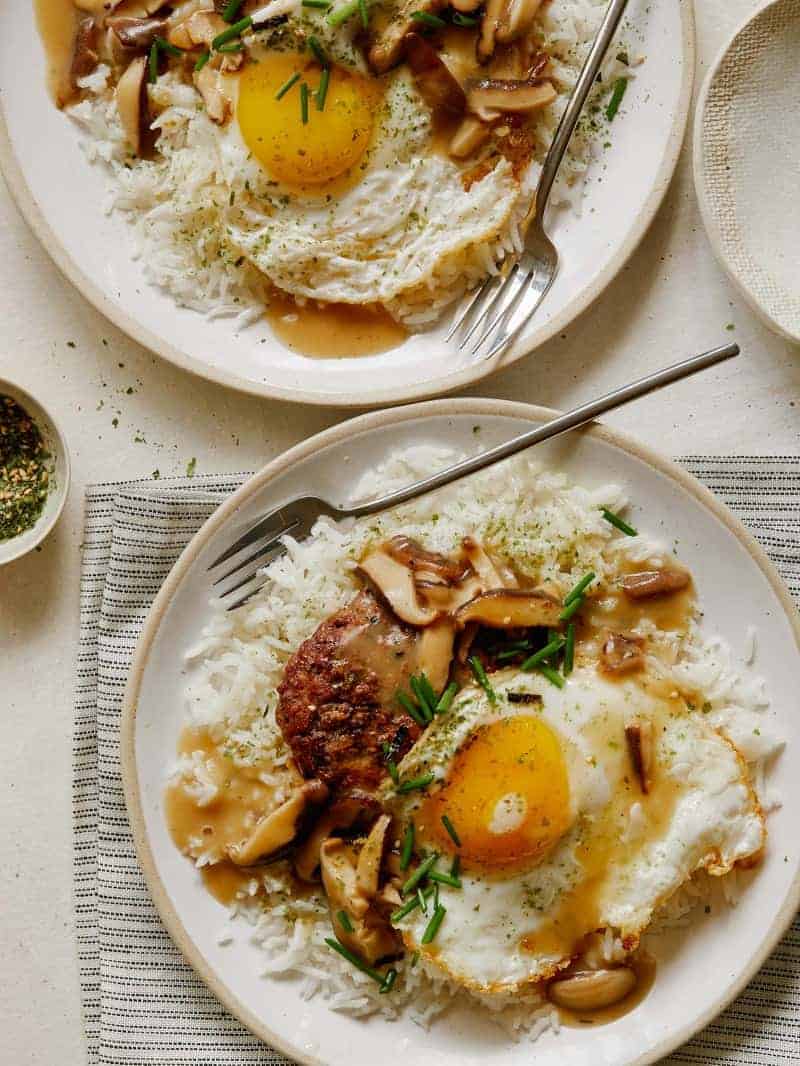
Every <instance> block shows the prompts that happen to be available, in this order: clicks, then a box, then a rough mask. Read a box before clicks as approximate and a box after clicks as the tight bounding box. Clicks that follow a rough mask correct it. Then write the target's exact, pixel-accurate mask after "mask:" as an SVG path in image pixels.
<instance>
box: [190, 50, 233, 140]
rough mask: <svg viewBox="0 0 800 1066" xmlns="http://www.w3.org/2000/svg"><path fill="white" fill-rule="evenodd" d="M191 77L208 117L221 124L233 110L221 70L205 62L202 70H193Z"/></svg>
mask: <svg viewBox="0 0 800 1066" xmlns="http://www.w3.org/2000/svg"><path fill="white" fill-rule="evenodd" d="M225 58H226V59H227V58H228V57H227V56H226V57H225ZM193 78H194V84H195V88H196V89H197V91H198V92H199V93H200V95H201V96H202V97H203V103H204V104H205V105H206V113H207V115H208V117H209V118H210V119H211V120H212V121H213V122H216V123H217V125H220V126H221V125H223V124H224V123H225V122H226V121H227V119H228V118H229V116H230V114H231V112H232V111H233V100H232V99H231V98H230V96H229V95H228V93H227V91H226V88H225V80H224V78H223V75H222V71H220V70H217V69H216V68H215V67H212V66H211V64H210V63H207V64H206V65H205V66H204V67H203V68H202V70H199V71H195V73H194V75H193Z"/></svg>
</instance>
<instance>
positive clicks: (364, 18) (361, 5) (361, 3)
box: [358, 0, 369, 29]
mask: <svg viewBox="0 0 800 1066" xmlns="http://www.w3.org/2000/svg"><path fill="white" fill-rule="evenodd" d="M358 13H359V15H360V16H361V25H362V26H363V27H364V29H366V28H367V26H369V11H367V0H358Z"/></svg>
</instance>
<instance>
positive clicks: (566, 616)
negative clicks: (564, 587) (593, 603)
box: [558, 595, 584, 622]
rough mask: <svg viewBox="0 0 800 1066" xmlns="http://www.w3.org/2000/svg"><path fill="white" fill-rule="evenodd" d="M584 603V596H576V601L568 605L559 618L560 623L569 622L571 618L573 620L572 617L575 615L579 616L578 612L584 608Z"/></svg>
mask: <svg viewBox="0 0 800 1066" xmlns="http://www.w3.org/2000/svg"><path fill="white" fill-rule="evenodd" d="M583 603H584V597H583V595H580V596H576V597H575V599H574V600H572V602H571V603H569V604H567V606H566V607H565V608H564V610H563V611H562V612H561V614H560V615H559V616H558V620H559V622H568V621H569V620H570V618H572V616H573V615H574V614H577V612H578V611H579V610H580V609H581V607H583Z"/></svg>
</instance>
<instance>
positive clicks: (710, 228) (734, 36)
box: [692, 0, 800, 344]
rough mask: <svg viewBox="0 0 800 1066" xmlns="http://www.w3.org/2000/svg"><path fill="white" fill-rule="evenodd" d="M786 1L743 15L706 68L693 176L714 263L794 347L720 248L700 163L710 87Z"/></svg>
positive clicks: (795, 338)
mask: <svg viewBox="0 0 800 1066" xmlns="http://www.w3.org/2000/svg"><path fill="white" fill-rule="evenodd" d="M785 2H786V0H765V3H762V4H760V5H759V7H758V8H757V9H756V10H755V11H754V12H751V13H749V14H748V15H746V16H745V18H743V19H742V21H741V22H740V23H738V24H737V26H736V28H735V29H734V30H733V32H732V33H731V35H730V36H729V37H728V39H727V40H726V42H725V43H724V44H723V45H722V47H721V48H720V50H719V52H718V53H717V55H716V56H715V57H714V59H713V61H712V63H711V65H710V66H709V68H708V72H707V74H706V75H705V77H704V78H703V83H702V85H701V86H700V91H699V92H698V94H697V104H696V107H695V113H694V121H693V123H692V175H693V180H694V190H695V195H696V197H697V203H698V206H699V208H700V218H701V219H702V222H703V229H704V230H705V233H706V237H707V238H708V243H709V244H710V245H711V250H712V252H713V253H714V258H715V259H716V261H717V263H718V264H719V265H720V266H721V267H722V269H723V270H724V271H725V275H726V277H727V278H728V279H729V280H730V281H731V283H732V284H733V286H734V288H735V289H736V291H737V292H738V293H739V294H740V296H741V297H742V299H743V300H745V302H746V303H747V306H748V307H749V308H750V309H751V310H752V311H753V312H754V313H755V314H756V315H757V316H758V318H759V319H760V320H761V321H762V322H763V323H764V325H766V326H767V327H768V328H769V329H770V330H772V332H773V333H777V335H778V336H780V337H782V338H783V339H784V340H788V341H791V342H792V343H794V344H800V331H799V332H797V333H792V332H791V330H788V329H787V328H786V327H785V325H784V324H783V323H781V322H779V321H778V320H777V319H776V318H774V317H773V316H772V315H771V314H770V312H769V311H768V310H767V308H766V307H765V306H764V305H763V304H762V303H761V301H760V300H759V299H758V297H757V296H756V294H755V293H754V292H753V291H752V289H750V287H749V286H748V285H747V283H746V282H745V280H744V278H742V277H740V275H739V274H738V272H737V271H736V270H734V268H733V265H732V264H731V262H730V260H729V259H728V256H727V255H726V253H725V249H724V248H723V246H722V235H721V233H720V229H719V226H718V225H717V223H716V221H715V219H714V217H713V214H712V210H711V198H710V196H709V195H708V192H707V186H706V168H705V165H704V162H703V148H704V145H705V125H706V109H707V106H708V97H709V93H710V92H711V87H712V85H713V84H714V81H715V79H716V77H717V75H718V74H719V69H720V67H721V66H722V64H723V63H724V61H725V60H726V58H727V57H728V54H729V53H730V52H731V51H732V50H733V48H734V47H735V46H736V44H737V42H738V40H739V38H740V37H741V35H742V34H743V33H744V32H745V30H747V29H748V28H749V27H750V25H751V24H752V23H754V22H755V21H756V19H759V18H761V16H762V15H764V14H765V12H767V11H768V10H769V9H770V8H773V7H778V5H779V4H782V3H785Z"/></svg>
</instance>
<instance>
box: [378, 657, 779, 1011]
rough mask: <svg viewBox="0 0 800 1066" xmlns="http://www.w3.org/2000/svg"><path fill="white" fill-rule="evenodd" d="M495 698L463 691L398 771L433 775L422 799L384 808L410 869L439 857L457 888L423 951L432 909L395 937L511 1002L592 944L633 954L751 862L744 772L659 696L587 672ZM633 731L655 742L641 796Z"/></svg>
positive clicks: (502, 690) (700, 726)
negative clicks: (712, 881)
mask: <svg viewBox="0 0 800 1066" xmlns="http://www.w3.org/2000/svg"><path fill="white" fill-rule="evenodd" d="M492 683H493V686H494V700H493V699H492V698H491V695H489V694H487V693H486V692H484V691H483V690H482V689H478V688H468V689H465V690H463V691H462V692H461V694H460V695H459V697H458V699H457V700H456V702H455V703H454V705H453V708H452V710H451V712H450V713H448V714H447V715H446V716H443V717H441V718H437V719H436V720H435V721H434V722H433V724H432V725H431V726H430V727H429V729H428V730H427V731H426V733H425V734H424V735H423V736H422V737H421V738H420V740H419V741H418V742H417V744H416V745H415V747H414V748H413V749H412V750H411V751H410V752H409V754H408V755H407V756H406V758H405V759H404V761H403V763H402V765H401V767H400V771H401V774H402V778H403V779H408V778H414V777H419V776H421V775H424V774H432V775H433V778H434V780H433V782H432V783H431V784H430V785H429V787H428V788H427V790H425V791H424V792H419V791H412V792H410V793H408V794H402V793H398V792H397V791H395V790H394V789H392V790H390V791H389V793H388V794H387V797H386V799H387V804H388V806H389V808H390V809H391V810H392V811H393V812H394V814H395V817H396V823H397V830H398V836H399V837H400V838H402V837H403V835H404V833H405V831H406V827H407V826H408V825H409V823H413V825H414V829H415V839H416V847H417V852H418V854H421V853H425V854H427V853H430V852H433V851H435V852H437V853H438V854H439V855H440V859H439V862H438V868H439V869H440V870H442V871H447V870H449V869H450V867H451V863H452V861H453V860H454V859H455V857H456V855H458V856H459V863H460V873H459V877H460V881H461V888H455V887H448V886H446V885H444V884H442V885H440V886H439V893H440V897H439V898H440V902H441V903H442V904H443V905H444V907H445V908H446V914H445V917H444V920H443V922H442V924H441V927H440V928H439V930H438V932H437V934H436V936H435V939H434V940H433V941H432V942H431V943H429V944H424V943H423V935H424V932H425V929H426V927H427V925H428V922H429V920H430V908H429V913H428V914H427V915H426V914H423V913H422V912H421V910H420V909H419V908H418V909H417V910H415V911H413V912H412V913H411V914H410V915H408V916H407V917H406V918H405V919H403V920H402V921H400V922H399V923H398V928H399V929H400V931H401V933H402V935H403V938H404V940H405V943H406V945H407V947H408V948H409V949H411V950H419V951H420V952H422V953H423V954H424V955H425V957H426V958H427V959H428V960H430V961H431V962H432V963H433V964H435V965H436V966H438V967H440V968H441V969H443V970H444V971H446V972H447V973H448V974H449V975H450V976H451V977H452V978H453V979H455V980H457V981H458V982H460V983H461V984H463V985H465V986H467V987H470V988H472V989H475V990H479V991H482V992H487V993H493V992H494V993H499V992H509V991H512V990H514V989H517V988H520V987H522V986H524V985H525V984H527V983H531V982H535V981H540V980H544V979H546V978H548V977H551V976H553V975H554V974H555V973H556V972H557V971H558V970H559V969H561V968H563V967H564V966H566V965H568V964H569V962H570V961H571V960H572V959H573V958H574V957H576V956H577V955H578V954H579V953H580V951H581V948H582V945H583V944H584V943H585V941H586V938H587V937H588V936H589V935H590V934H591V933H593V932H595V931H597V930H600V929H611V930H613V931H614V933H615V935H618V936H620V937H621V938H622V941H623V944H624V946H625V948H626V949H628V950H633V948H635V947H636V945H637V943H638V940H639V937H640V935H641V934H642V932H643V931H644V930H645V929H646V927H647V926H648V924H649V923H650V921H651V919H652V917H653V914H654V911H655V910H656V908H658V907H659V905H660V904H662V903H663V902H664V901H666V900H667V899H668V898H669V896H671V895H672V893H673V892H675V891H676V890H677V889H678V888H679V887H680V886H681V885H682V884H683V883H684V882H685V881H687V880H688V879H689V878H690V877H691V876H692V874H693V873H695V872H696V871H698V870H700V869H703V868H705V869H707V870H708V871H709V872H710V873H712V874H716V875H722V874H725V873H727V872H729V871H730V870H731V869H732V867H733V866H734V865H735V864H737V863H739V864H745V863H747V862H751V861H753V860H754V859H755V858H756V857H757V856H758V855H759V853H760V851H761V849H762V848H763V846H764V841H765V829H764V819H763V816H762V813H761V810H760V808H759V805H758V802H757V800H756V797H755V794H754V792H753V789H752V787H751V785H750V783H749V781H748V777H747V771H746V767H745V763H744V761H743V760H742V758H741V756H740V755H739V753H738V752H737V751H736V749H735V748H734V747H733V745H732V744H731V743H730V741H729V740H727V739H726V738H725V737H724V736H723V735H722V734H721V733H719V732H717V731H716V730H715V729H713V728H712V727H711V726H710V725H708V723H707V722H706V720H705V719H704V717H703V715H702V714H701V713H699V712H696V711H695V712H692V711H691V709H690V708H689V707H688V705H687V703H686V702H685V701H684V699H683V698H682V697H681V695H680V694H679V693H678V692H676V691H674V690H671V689H670V688H668V687H667V686H665V684H664V683H663V682H658V683H657V682H656V681H654V680H652V679H650V680H649V681H648V680H647V679H644V678H641V679H634V678H631V679H628V680H625V681H621V682H610V681H607V680H605V679H603V678H602V677H601V676H599V675H598V674H597V673H596V671H595V670H594V669H593V668H589V667H582V668H580V669H576V670H575V672H574V673H573V674H572V675H571V677H570V678H569V680H568V682H567V683H566V685H565V686H564V688H563V689H558V688H556V687H554V686H553V685H551V684H550V683H549V682H548V681H547V680H546V679H545V678H544V677H542V676H540V675H537V674H529V673H514V672H504V673H503V674H502V675H500V674H498V675H495V677H494V678H493V680H492ZM633 720H635V721H637V722H639V723H641V722H645V721H646V722H649V723H651V725H652V730H653V733H652V736H653V760H652V765H653V769H652V780H651V782H650V784H649V790H648V792H647V794H645V793H644V792H643V791H642V785H641V782H640V780H639V778H638V777H637V774H636V771H635V768H634V766H633V763H632V761H631V754H630V752H629V750H628V747H627V744H626V736H625V726H626V724H629V723H630V722H632V721H633ZM448 824H449V826H450V827H452V829H453V830H454V831H455V835H456V837H457V839H458V842H459V846H456V843H455V841H454V839H453V838H452V836H451V834H450V831H449V830H448V828H447V825H448Z"/></svg>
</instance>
